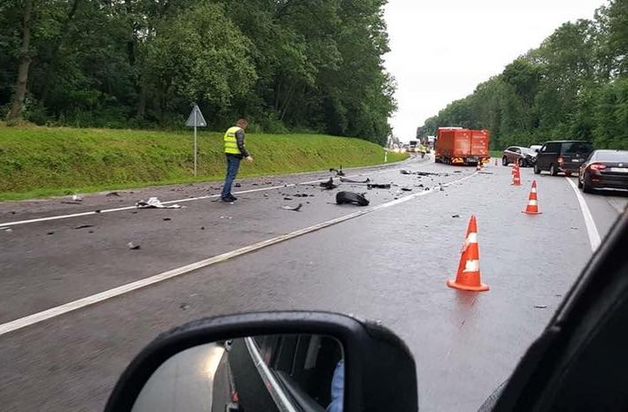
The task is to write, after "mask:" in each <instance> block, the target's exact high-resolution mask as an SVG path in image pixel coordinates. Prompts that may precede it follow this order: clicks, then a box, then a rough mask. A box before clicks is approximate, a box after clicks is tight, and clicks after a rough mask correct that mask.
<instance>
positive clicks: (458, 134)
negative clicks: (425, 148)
mask: <svg viewBox="0 0 628 412" xmlns="http://www.w3.org/2000/svg"><path fill="white" fill-rule="evenodd" d="M489 138H490V136H489V132H488V130H469V129H463V128H461V127H439V128H438V132H437V136H436V157H435V159H436V161H437V162H439V163H446V164H459V165H460V164H462V165H469V164H471V165H477V164H478V163H480V162H482V163H487V162H489V161H490V156H489V154H488V141H489Z"/></svg>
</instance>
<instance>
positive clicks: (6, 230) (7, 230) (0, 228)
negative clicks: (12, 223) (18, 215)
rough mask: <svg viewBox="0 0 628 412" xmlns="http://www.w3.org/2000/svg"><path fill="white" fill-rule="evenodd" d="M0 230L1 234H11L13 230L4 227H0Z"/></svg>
mask: <svg viewBox="0 0 628 412" xmlns="http://www.w3.org/2000/svg"><path fill="white" fill-rule="evenodd" d="M0 230H1V231H3V232H7V233H11V232H13V229H11V228H10V227H6V226H3V227H0Z"/></svg>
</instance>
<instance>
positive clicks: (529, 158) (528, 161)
mask: <svg viewBox="0 0 628 412" xmlns="http://www.w3.org/2000/svg"><path fill="white" fill-rule="evenodd" d="M535 161H536V152H535V151H534V150H532V149H530V148H529V147H522V146H510V147H508V148H507V149H506V150H504V153H503V154H502V165H504V166H508V165H509V164H510V163H515V162H516V163H517V164H519V166H520V167H530V166H534V163H535Z"/></svg>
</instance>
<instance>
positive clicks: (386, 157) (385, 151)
mask: <svg viewBox="0 0 628 412" xmlns="http://www.w3.org/2000/svg"><path fill="white" fill-rule="evenodd" d="M384 163H388V150H386V149H384Z"/></svg>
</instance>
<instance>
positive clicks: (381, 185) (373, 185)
mask: <svg viewBox="0 0 628 412" xmlns="http://www.w3.org/2000/svg"><path fill="white" fill-rule="evenodd" d="M366 188H367V189H369V190H371V189H390V183H368V184H367V185H366Z"/></svg>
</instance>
